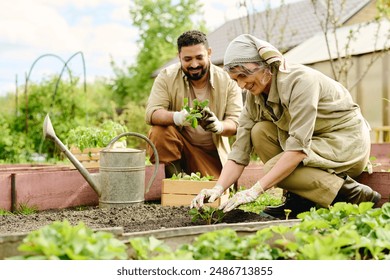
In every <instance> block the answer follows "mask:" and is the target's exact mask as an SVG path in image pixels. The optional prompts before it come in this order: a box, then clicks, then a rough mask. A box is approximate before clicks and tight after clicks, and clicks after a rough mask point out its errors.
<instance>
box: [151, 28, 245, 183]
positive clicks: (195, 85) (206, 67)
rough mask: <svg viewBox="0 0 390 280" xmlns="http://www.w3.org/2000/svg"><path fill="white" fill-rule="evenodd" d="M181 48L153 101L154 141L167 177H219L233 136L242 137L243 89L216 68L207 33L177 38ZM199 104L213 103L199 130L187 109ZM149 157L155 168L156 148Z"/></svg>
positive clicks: (153, 92) (154, 91) (161, 76)
mask: <svg viewBox="0 0 390 280" xmlns="http://www.w3.org/2000/svg"><path fill="white" fill-rule="evenodd" d="M177 49H178V58H179V62H178V63H176V64H173V65H170V66H168V67H167V68H165V69H163V70H162V71H161V72H160V73H159V74H158V76H157V77H156V79H155V81H154V84H153V87H152V90H151V93H150V96H149V98H148V102H147V107H146V115H145V120H146V123H147V124H149V125H151V128H150V131H149V133H148V137H149V139H150V140H151V141H152V143H153V144H154V145H155V146H156V150H157V152H158V157H159V161H160V162H161V163H164V165H165V175H166V177H167V178H169V177H171V176H172V175H173V174H177V173H180V172H184V173H187V174H191V173H192V172H194V173H196V172H200V174H201V175H202V176H214V178H218V177H219V175H220V172H221V170H222V166H223V165H224V164H225V163H226V161H227V154H228V153H229V152H230V145H229V139H228V137H231V136H234V135H235V134H236V132H237V126H238V117H239V115H240V113H241V110H242V107H243V102H242V90H241V89H240V87H238V85H237V83H236V82H235V81H233V80H232V79H230V77H229V75H228V74H227V73H226V72H225V71H224V70H223V69H222V68H220V67H218V66H216V65H213V64H212V63H211V61H210V58H211V48H210V47H209V44H208V41H207V37H206V35H205V34H204V33H202V32H200V31H197V30H190V31H187V32H184V33H183V34H182V35H180V36H179V38H178V39H177ZM195 99H196V100H197V101H199V102H202V101H205V100H208V102H209V103H208V106H207V107H206V108H205V109H204V111H203V112H202V114H203V115H204V116H206V117H205V119H204V122H201V123H200V125H199V126H197V127H195V128H194V127H192V126H191V123H190V122H189V120H188V118H187V115H188V111H187V110H185V109H184V105H188V106H189V107H190V108H192V107H193V104H194V100H195ZM185 100H188V104H185ZM148 153H149V155H150V161H151V162H152V163H154V162H155V156H154V154H153V151H152V149H151V148H150V147H149V148H148Z"/></svg>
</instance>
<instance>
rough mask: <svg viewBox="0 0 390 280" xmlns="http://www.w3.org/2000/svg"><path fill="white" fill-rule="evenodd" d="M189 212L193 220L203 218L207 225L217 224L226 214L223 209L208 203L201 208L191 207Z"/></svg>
mask: <svg viewBox="0 0 390 280" xmlns="http://www.w3.org/2000/svg"><path fill="white" fill-rule="evenodd" d="M188 214H190V216H191V221H192V222H196V221H198V220H202V221H205V222H206V224H207V225H211V224H217V223H219V222H220V221H222V219H223V217H224V216H225V213H224V212H223V211H222V210H219V209H218V208H214V207H210V206H207V205H204V206H203V207H202V208H200V209H196V208H191V209H190V210H189V211H188Z"/></svg>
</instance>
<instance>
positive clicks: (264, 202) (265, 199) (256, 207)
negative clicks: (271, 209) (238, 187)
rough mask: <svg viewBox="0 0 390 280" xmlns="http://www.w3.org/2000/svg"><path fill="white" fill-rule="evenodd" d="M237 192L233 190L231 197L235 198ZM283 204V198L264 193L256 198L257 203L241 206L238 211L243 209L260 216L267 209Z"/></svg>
mask: <svg viewBox="0 0 390 280" xmlns="http://www.w3.org/2000/svg"><path fill="white" fill-rule="evenodd" d="M234 194H235V192H234V191H233V190H232V191H231V192H230V196H233V195H234ZM280 204H282V199H281V197H277V196H275V195H273V194H270V193H268V192H264V193H262V194H261V195H259V197H258V198H256V200H255V201H253V202H249V203H245V204H241V205H240V206H238V209H241V210H243V211H245V212H252V213H256V214H260V213H261V212H262V211H263V210H264V208H265V207H267V206H277V205H280Z"/></svg>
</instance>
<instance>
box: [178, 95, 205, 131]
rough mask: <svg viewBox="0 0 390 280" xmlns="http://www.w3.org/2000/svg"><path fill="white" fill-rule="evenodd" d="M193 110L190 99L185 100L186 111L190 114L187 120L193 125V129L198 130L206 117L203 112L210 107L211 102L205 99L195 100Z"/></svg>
mask: <svg viewBox="0 0 390 280" xmlns="http://www.w3.org/2000/svg"><path fill="white" fill-rule="evenodd" d="M192 102H193V106H192V108H191V107H190V105H189V103H188V98H184V107H183V108H184V109H185V110H186V111H187V112H188V115H187V117H186V120H187V121H188V122H189V123H190V124H191V126H192V127H193V128H196V127H197V126H198V124H199V121H200V120H201V119H202V118H204V117H205V115H204V114H202V111H203V109H204V108H205V107H207V106H208V105H209V100H208V99H205V100H204V101H199V100H197V99H194V100H193V101H192Z"/></svg>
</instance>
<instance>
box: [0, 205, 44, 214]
mask: <svg viewBox="0 0 390 280" xmlns="http://www.w3.org/2000/svg"><path fill="white" fill-rule="evenodd" d="M37 212H38V207H36V206H29V205H28V204H27V203H19V205H18V207H17V208H16V210H15V211H14V212H11V211H7V210H4V209H0V216H1V215H31V214H35V213H37Z"/></svg>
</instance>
